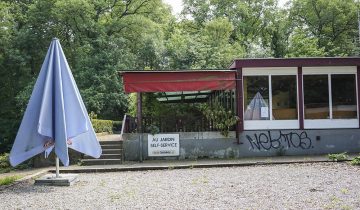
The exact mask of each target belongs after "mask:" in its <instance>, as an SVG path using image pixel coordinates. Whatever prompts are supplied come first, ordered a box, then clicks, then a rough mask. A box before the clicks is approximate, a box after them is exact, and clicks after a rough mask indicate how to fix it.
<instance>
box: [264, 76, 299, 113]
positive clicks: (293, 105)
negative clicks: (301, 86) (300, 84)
mask: <svg viewBox="0 0 360 210" xmlns="http://www.w3.org/2000/svg"><path fill="white" fill-rule="evenodd" d="M296 84H297V83H296V76H295V75H287V76H285V75H281V76H280V75H277V76H271V90H272V114H273V120H295V119H298V112H297V92H296Z"/></svg>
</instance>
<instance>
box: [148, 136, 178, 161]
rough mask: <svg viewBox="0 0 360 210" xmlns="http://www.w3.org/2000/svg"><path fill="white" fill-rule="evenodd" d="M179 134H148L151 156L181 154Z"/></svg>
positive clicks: (149, 153)
mask: <svg viewBox="0 0 360 210" xmlns="http://www.w3.org/2000/svg"><path fill="white" fill-rule="evenodd" d="M179 151H180V145H179V134H155V135H151V134H149V135H148V155H149V156H179Z"/></svg>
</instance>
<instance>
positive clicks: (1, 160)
mask: <svg viewBox="0 0 360 210" xmlns="http://www.w3.org/2000/svg"><path fill="white" fill-rule="evenodd" d="M10 168H11V165H10V162H9V153H4V154H2V155H0V172H7V171H9V170H10Z"/></svg>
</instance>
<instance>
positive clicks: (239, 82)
mask: <svg viewBox="0 0 360 210" xmlns="http://www.w3.org/2000/svg"><path fill="white" fill-rule="evenodd" d="M236 104H237V106H236V112H237V113H236V114H237V116H238V117H239V121H238V122H237V123H236V138H237V143H238V144H240V137H239V133H240V132H243V131H244V100H243V74H242V68H238V69H237V71H236Z"/></svg>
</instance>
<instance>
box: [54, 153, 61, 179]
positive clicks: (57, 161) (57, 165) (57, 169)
mask: <svg viewBox="0 0 360 210" xmlns="http://www.w3.org/2000/svg"><path fill="white" fill-rule="evenodd" d="M55 162H56V178H59V177H60V173H59V157H58V156H56V161H55Z"/></svg>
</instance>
